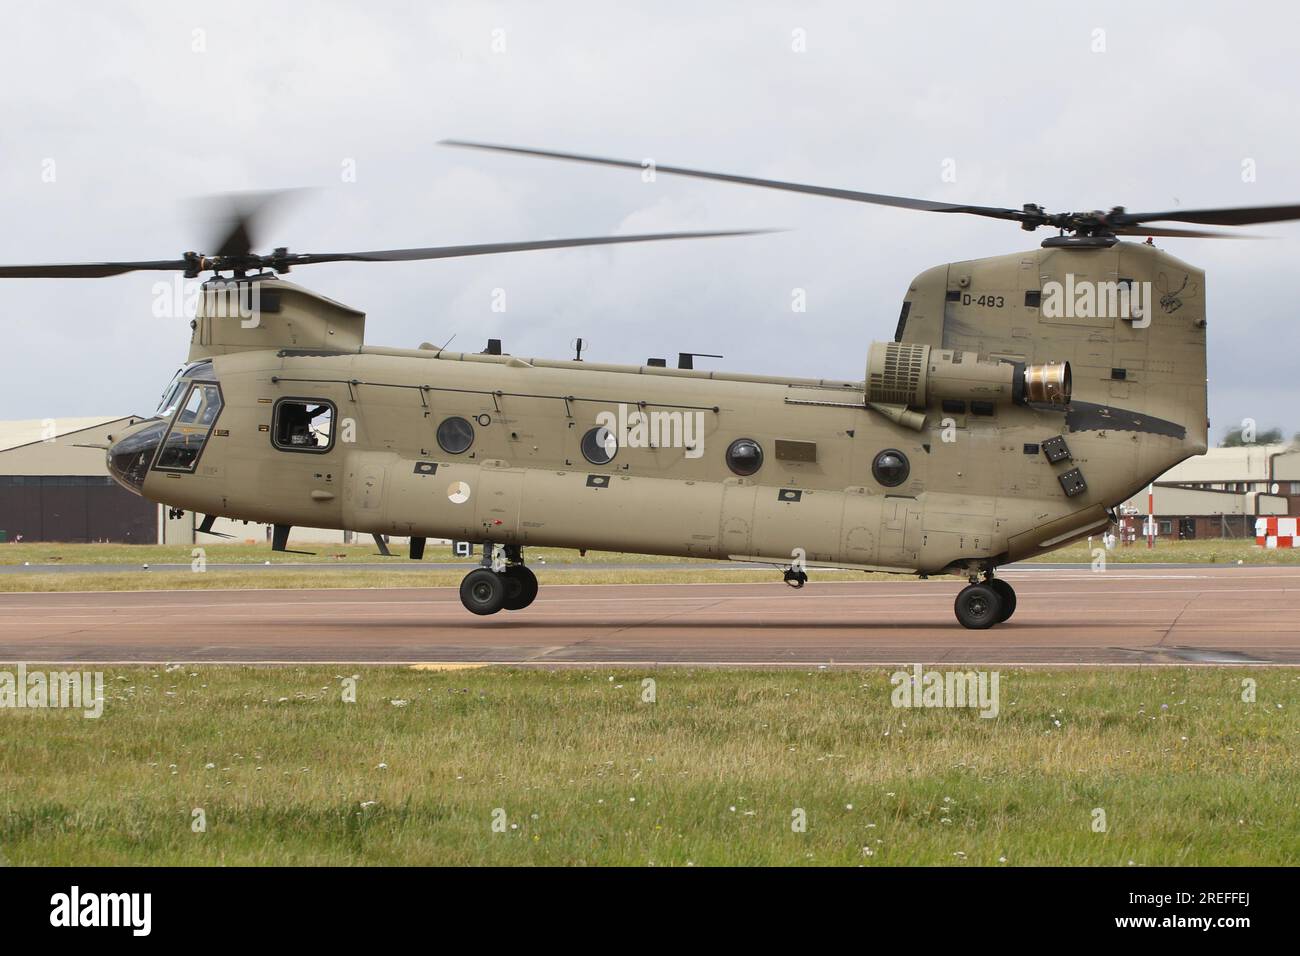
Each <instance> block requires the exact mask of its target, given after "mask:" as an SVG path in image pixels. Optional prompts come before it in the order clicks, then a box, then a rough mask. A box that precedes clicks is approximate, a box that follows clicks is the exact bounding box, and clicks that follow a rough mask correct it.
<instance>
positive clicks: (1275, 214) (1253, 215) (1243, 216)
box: [1111, 206, 1300, 226]
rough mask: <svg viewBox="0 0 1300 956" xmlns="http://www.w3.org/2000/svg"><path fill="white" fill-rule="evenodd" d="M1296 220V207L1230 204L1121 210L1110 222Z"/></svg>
mask: <svg viewBox="0 0 1300 956" xmlns="http://www.w3.org/2000/svg"><path fill="white" fill-rule="evenodd" d="M1295 219H1300V206H1234V207H1229V208H1226V209H1172V210H1170V211H1168V212H1122V213H1119V214H1118V215H1117V216H1114V217H1112V218H1111V222H1113V223H1116V224H1120V225H1124V224H1128V223H1137V222H1197V223H1204V224H1205V225H1207V226H1249V225H1252V224H1256V223H1261V222H1290V221H1292V220H1295Z"/></svg>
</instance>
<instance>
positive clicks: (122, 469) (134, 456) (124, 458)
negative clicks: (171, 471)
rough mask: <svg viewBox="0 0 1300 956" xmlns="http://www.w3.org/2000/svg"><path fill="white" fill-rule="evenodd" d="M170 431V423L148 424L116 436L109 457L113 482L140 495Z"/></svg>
mask: <svg viewBox="0 0 1300 956" xmlns="http://www.w3.org/2000/svg"><path fill="white" fill-rule="evenodd" d="M166 430H167V423H166V422H145V423H144V424H141V425H137V426H134V427H133V428H131V429H130V430H128V431H126V432H124V433H122V434H121V435H118V436H116V438H117V440H116V441H114V442H113V444H111V445H110V446H109V447H108V454H107V464H108V473H109V474H110V475H112V476H113V480H114V481H116V482H117V483H118V484H119V485H121V486H122V487H123V488H125V489H126V490H127V491H130V492H132V493H134V494H137V495H138V494H140V493H141V489H142V488H143V487H144V479H145V475H147V474H148V473H149V466H150V465H151V464H153V459H154V455H155V454H157V452H158V446H159V445H160V444H162V438H163V433H164V432H165V431H166Z"/></svg>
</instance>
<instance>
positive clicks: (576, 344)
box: [569, 339, 591, 362]
mask: <svg viewBox="0 0 1300 956" xmlns="http://www.w3.org/2000/svg"><path fill="white" fill-rule="evenodd" d="M569 347H570V348H572V349H573V352H574V355H573V360H574V361H575V362H581V361H582V350H583V349H585V348H590V347H591V343H590V342H589V341H587V340H586V339H574V340H573V341H572V342H570V343H569Z"/></svg>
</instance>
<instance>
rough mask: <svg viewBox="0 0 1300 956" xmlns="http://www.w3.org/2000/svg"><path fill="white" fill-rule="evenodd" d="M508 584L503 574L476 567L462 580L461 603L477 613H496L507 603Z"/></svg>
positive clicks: (468, 609)
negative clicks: (503, 578)
mask: <svg viewBox="0 0 1300 956" xmlns="http://www.w3.org/2000/svg"><path fill="white" fill-rule="evenodd" d="M505 600H506V584H505V581H503V580H502V579H501V575H499V574H497V573H496V572H495V571H491V570H489V569H487V568H475V569H474V570H473V571H471V572H470V573H469V574H467V575H465V580H463V581H461V582H460V603H461V604H463V605H465V610H467V611H472V612H473V613H475V614H495V613H496V612H497V611H499V610H501V608H502V607H503V606H504V605H505Z"/></svg>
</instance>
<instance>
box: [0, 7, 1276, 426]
mask: <svg viewBox="0 0 1300 956" xmlns="http://www.w3.org/2000/svg"><path fill="white" fill-rule="evenodd" d="M1298 11H1300V8H1298V7H1297V5H1295V4H1293V3H1284V2H1283V3H1272V4H1262V3H1261V4H1250V5H1233V6H1227V5H1224V4H1222V3H1218V4H1208V3H1207V4H1196V3H1167V4H1162V3H1143V4H1134V3H1131V2H1126V3H1113V4H1107V3H1090V4H1070V3H1045V2H1041V0H1040V2H1030V3H1023V4H1013V3H1006V2H999V3H998V4H996V5H991V4H987V3H979V4H976V3H969V4H962V5H960V6H959V5H957V4H955V3H932V4H931V3H918V2H901V3H850V2H847V0H845V2H839V3H774V2H762V0H748V2H743V3H741V2H736V3H699V2H680V3H679V2H665V0H655V2H645V3H640V4H632V3H626V4H614V3H608V2H604V3H589V4H588V3H560V2H552V3H523V2H520V3H485V2H476V3H463V4H462V3H390V2H383V0H373V2H370V3H364V4H363V3H350V4H342V3H338V4H335V3H315V2H313V3H275V2H266V0H259V2H256V3H239V2H225V3H221V4H216V5H196V4H176V3H166V4H164V3H161V2H158V3H127V4H123V3H112V4H106V3H103V2H96V3H89V2H87V3H57V2H53V3H40V4H25V5H22V7H21V12H19V11H18V10H15V11H11V12H10V14H9V16H8V17H7V18H6V21H5V29H4V31H3V32H0V210H3V213H2V214H3V223H4V228H3V229H2V230H0V262H9V263H27V262H43V261H79V260H96V259H153V258H174V257H176V256H177V255H178V254H180V253H182V252H184V251H185V250H190V249H194V250H199V251H202V250H203V249H204V248H205V244H210V243H211V242H212V241H213V239H214V237H213V236H212V235H211V223H209V222H207V221H206V220H205V218H204V217H203V216H202V215H200V214H199V213H198V211H197V210H196V207H195V204H194V203H193V201H192V200H193V199H194V198H195V197H201V196H205V195H212V194H216V193H221V192H224V191H228V190H250V189H267V188H277V187H285V186H312V187H318V188H316V189H314V190H312V191H311V192H309V193H307V194H306V195H305V197H303V198H302V199H301V200H300V201H298V202H296V203H295V204H293V205H292V206H291V207H290V208H288V209H286V210H285V211H284V213H283V215H281V216H279V217H277V218H276V219H275V220H274V221H273V222H271V223H269V224H268V228H267V230H266V233H265V240H264V242H263V243H262V245H263V246H264V247H265V248H266V249H267V250H269V249H270V248H271V247H273V246H276V245H287V246H289V247H290V249H291V250H294V251H299V252H309V251H310V252H331V251H344V250H355V249H383V248H393V247H402V246H416V245H441V244H453V243H463V242H493V241H506V240H518V239H540V238H550V237H560V236H571V235H573V236H580V235H601V234H609V233H619V232H642V231H653V230H678V229H712V228H737V227H765V226H778V227H786V228H788V229H790V230H791V231H790V232H786V233H782V234H779V235H768V236H760V237H753V238H741V239H723V240H702V241H692V242H680V243H664V244H655V245H647V246H624V247H620V248H614V249H578V250H563V251H554V252H544V253H525V254H514V255H505V256H496V257H490V258H476V259H466V260H458V261H440V262H426V263H411V264H381V265H369V264H339V265H322V266H314V267H311V268H308V269H301V270H296V271H295V273H294V275H293V278H294V279H296V280H298V281H301V282H304V283H305V284H308V285H310V286H311V287H313V288H315V289H317V290H319V291H321V292H323V293H325V294H327V295H330V296H333V297H335V298H338V299H341V300H343V301H345V302H347V303H349V304H351V305H354V306H356V307H358V308H361V309H363V310H365V311H366V312H367V313H368V315H369V318H368V322H367V329H366V333H367V341H368V342H369V343H370V344H381V345H392V346H403V347H412V346H415V345H418V344H419V343H420V342H423V341H432V342H436V343H439V344H441V343H442V342H445V341H446V340H447V339H448V338H450V337H451V336H452V335H453V334H454V335H455V336H456V338H455V341H454V343H453V345H452V348H453V349H454V350H460V349H465V350H478V349H480V348H482V347H483V343H484V341H485V340H486V339H487V338H488V337H489V336H492V337H499V338H502V339H503V340H504V341H505V347H506V349H507V351H510V352H513V353H515V354H521V355H549V356H557V357H559V356H565V355H567V354H568V352H569V343H570V341H571V340H572V339H573V338H574V337H575V336H583V337H585V338H588V339H590V341H591V350H590V352H589V353H588V356H589V357H591V358H593V359H597V360H600V361H614V362H631V363H639V362H642V361H644V360H645V358H646V357H648V356H651V355H655V356H668V357H670V359H671V357H672V356H675V354H676V353H677V352H678V351H699V352H716V353H722V354H723V355H725V356H726V357H725V359H724V360H722V361H721V362H714V363H711V364H712V365H715V366H716V367H722V368H726V369H729V370H736V371H757V372H768V373H780V374H791V375H807V376H827V377H832V378H848V379H860V378H862V376H863V363H864V361H865V356H866V350H867V346H868V344H869V343H870V342H871V341H873V340H888V339H890V338H891V337H892V335H893V331H894V325H895V322H896V320H897V317H898V309H899V303H900V302H901V299H902V297H903V293H904V292H905V291H906V289H907V286H908V283H909V282H910V280H911V279H912V277H913V276H914V275H916V274H917V273H919V272H921V271H922V270H924V269H926V268H928V267H929V266H932V265H935V264H939V263H942V262H946V261H952V260H960V259H969V258H976V257H980V256H990V255H999V254H1003V253H1009V252H1016V251H1019V250H1023V249H1027V248H1033V247H1034V245H1035V244H1036V243H1037V242H1038V241H1039V240H1040V239H1041V238H1043V236H1045V235H1046V234H1047V233H1046V232H1043V231H1040V232H1039V233H1037V234H1035V235H1032V236H1031V235H1030V234H1027V233H1023V232H1021V231H1020V230H1019V229H1018V228H1017V227H1016V226H1015V225H1014V224H1010V223H1002V222H995V221H986V220H980V219H977V218H974V217H970V218H969V219H968V218H967V217H956V216H939V215H934V214H927V213H921V212H910V211H904V210H894V209H885V208H877V207H870V206H863V205H859V204H855V203H848V202H838V201H833V200H828V199H819V198H813V197H803V196H794V195H785V194H780V193H774V192H770V191H767V190H758V189H750V188H745V187H740V186H728V185H723V184H717V183H707V182H695V181H690V180H682V179H676V178H673V177H667V176H660V177H658V180H657V182H655V183H652V184H647V183H643V182H642V181H641V179H640V177H639V175H638V174H637V173H635V172H631V171H621V170H607V169H599V168H594V167H586V166H580V165H574V164H567V163H554V162H546V161H541V160H527V159H520V158H513V157H504V156H491V155H488V154H483V153H477V152H469V151H462V150H451V149H446V148H443V147H439V146H437V145H435V144H436V143H437V141H438V140H440V139H442V138H444V137H463V138H477V139H485V140H488V141H495V142H507V143H517V144H523V145H530V146H538V147H543V148H552V149H561V150H574V151H586V152H595V153H601V154H605V155H611V156H622V157H627V158H631V159H638V160H639V159H642V158H647V157H653V158H654V159H655V160H656V161H658V162H660V163H668V164H678V165H688V166H690V165H693V166H698V167H703V168H706V169H719V170H725V171H730V172H736V173H741V174H750V175H756V176H766V177H772V178H782V179H791V180H796V181H802V182H811V183H817V184H822V185H828V186H838V187H843V188H849V189H862V190H868V191H875V192H885V193H894V194H901V195H911V196H919V197H924V198H930V199H939V200H945V201H958V202H972V203H980V204H986V205H1006V206H1019V205H1020V204H1022V203H1024V202H1038V203H1041V204H1043V205H1045V206H1047V207H1048V208H1049V209H1054V210H1065V209H1092V208H1109V207H1110V206H1112V205H1125V206H1127V207H1128V208H1130V209H1163V208H1169V207H1173V206H1178V205H1182V206H1185V207H1191V206H1196V207H1201V206H1214V205H1241V204H1249V205H1261V204H1268V203H1275V202H1278V203H1280V202H1297V201H1300V163H1298V162H1297V159H1298V158H1300V116H1298V115H1297V114H1298V113H1300V105H1298V104H1300V96H1298V95H1297V94H1298V93H1300V69H1298V68H1297V65H1296V61H1295V57H1296V47H1295V37H1296V36H1297V34H1298V33H1300V12H1298ZM797 31H799V32H797ZM1099 31H1100V32H1099ZM800 41H802V42H800ZM799 46H803V49H802V50H799V49H796V47H799ZM1098 47H1104V49H1102V50H1098V49H1097V48H1098ZM946 161H951V164H950V165H949V167H948V168H955V171H956V177H955V181H952V182H948V181H945V180H944V178H943V175H942V174H943V171H944V169H945V163H946ZM1246 161H1251V163H1252V164H1253V168H1254V170H1255V177H1254V181H1253V182H1246V181H1243V175H1242V170H1243V163H1244V162H1246ZM352 173H354V175H350V174H352ZM50 180H52V181H50ZM351 180H354V181H351ZM1257 231H1260V232H1263V233H1266V234H1267V235H1270V236H1275V237H1277V238H1275V239H1273V240H1271V241H1268V242H1245V241H1240V242H1237V241H1213V240H1192V239H1167V240H1164V241H1163V242H1162V245H1163V246H1164V247H1165V248H1167V249H1169V250H1170V251H1172V252H1173V253H1174V254H1175V255H1178V256H1180V257H1181V258H1183V259H1186V260H1188V261H1189V262H1192V263H1194V264H1196V265H1198V266H1201V267H1203V268H1204V269H1206V271H1207V273H1208V275H1207V293H1208V299H1209V334H1210V412H1211V417H1212V420H1213V423H1214V427H1213V434H1214V438H1215V440H1217V439H1218V438H1220V437H1221V435H1222V433H1223V431H1224V430H1225V428H1227V427H1228V426H1229V424H1232V423H1239V422H1240V421H1241V419H1242V418H1245V417H1251V418H1254V419H1256V420H1257V421H1258V423H1259V425H1260V427H1261V428H1267V427H1269V426H1272V425H1280V426H1282V427H1283V428H1284V429H1286V431H1287V434H1291V433H1293V432H1295V431H1297V430H1300V377H1298V376H1297V371H1296V369H1297V363H1298V362H1300V348H1297V346H1300V335H1298V334H1297V332H1296V326H1295V310H1294V307H1293V305H1292V304H1291V294H1292V291H1293V289H1294V288H1295V282H1296V275H1297V272H1300V224H1290V225H1277V226H1269V227H1263V228H1262V229H1258V230H1257ZM160 278H164V279H165V278H166V277H161V276H159V275H156V274H148V273H137V274H134V275H128V276H121V277H117V278H112V279H100V280H61V281H53V280H34V279H33V280H3V281H0V321H3V323H4V333H3V334H4V341H5V343H6V348H5V349H4V364H3V374H2V375H0V418H3V419H13V418H44V417H58V416H72V415H95V414H105V415H115V414H125V413H131V412H135V413H139V412H148V411H151V410H152V408H153V406H154V403H155V401H156V399H157V396H158V392H159V390H160V389H161V388H162V386H163V385H164V383H165V382H166V381H167V379H168V378H169V377H170V376H171V374H172V372H173V371H174V370H175V368H176V367H177V365H178V364H179V363H180V362H181V361H182V360H183V358H184V356H185V352H186V349H187V344H188V339H189V329H188V327H187V323H186V322H185V321H184V319H176V318H171V319H160V318H155V317H153V315H152V309H153V302H154V298H153V289H154V283H155V282H157V281H159V279H160ZM795 288H802V289H805V290H806V294H807V312H806V313H804V314H802V315H794V314H792V312H791V294H792V290H793V289H795ZM495 289H503V290H505V294H506V299H505V301H506V311H505V312H504V313H498V312H493V311H492V301H493V299H492V296H493V290H495Z"/></svg>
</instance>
